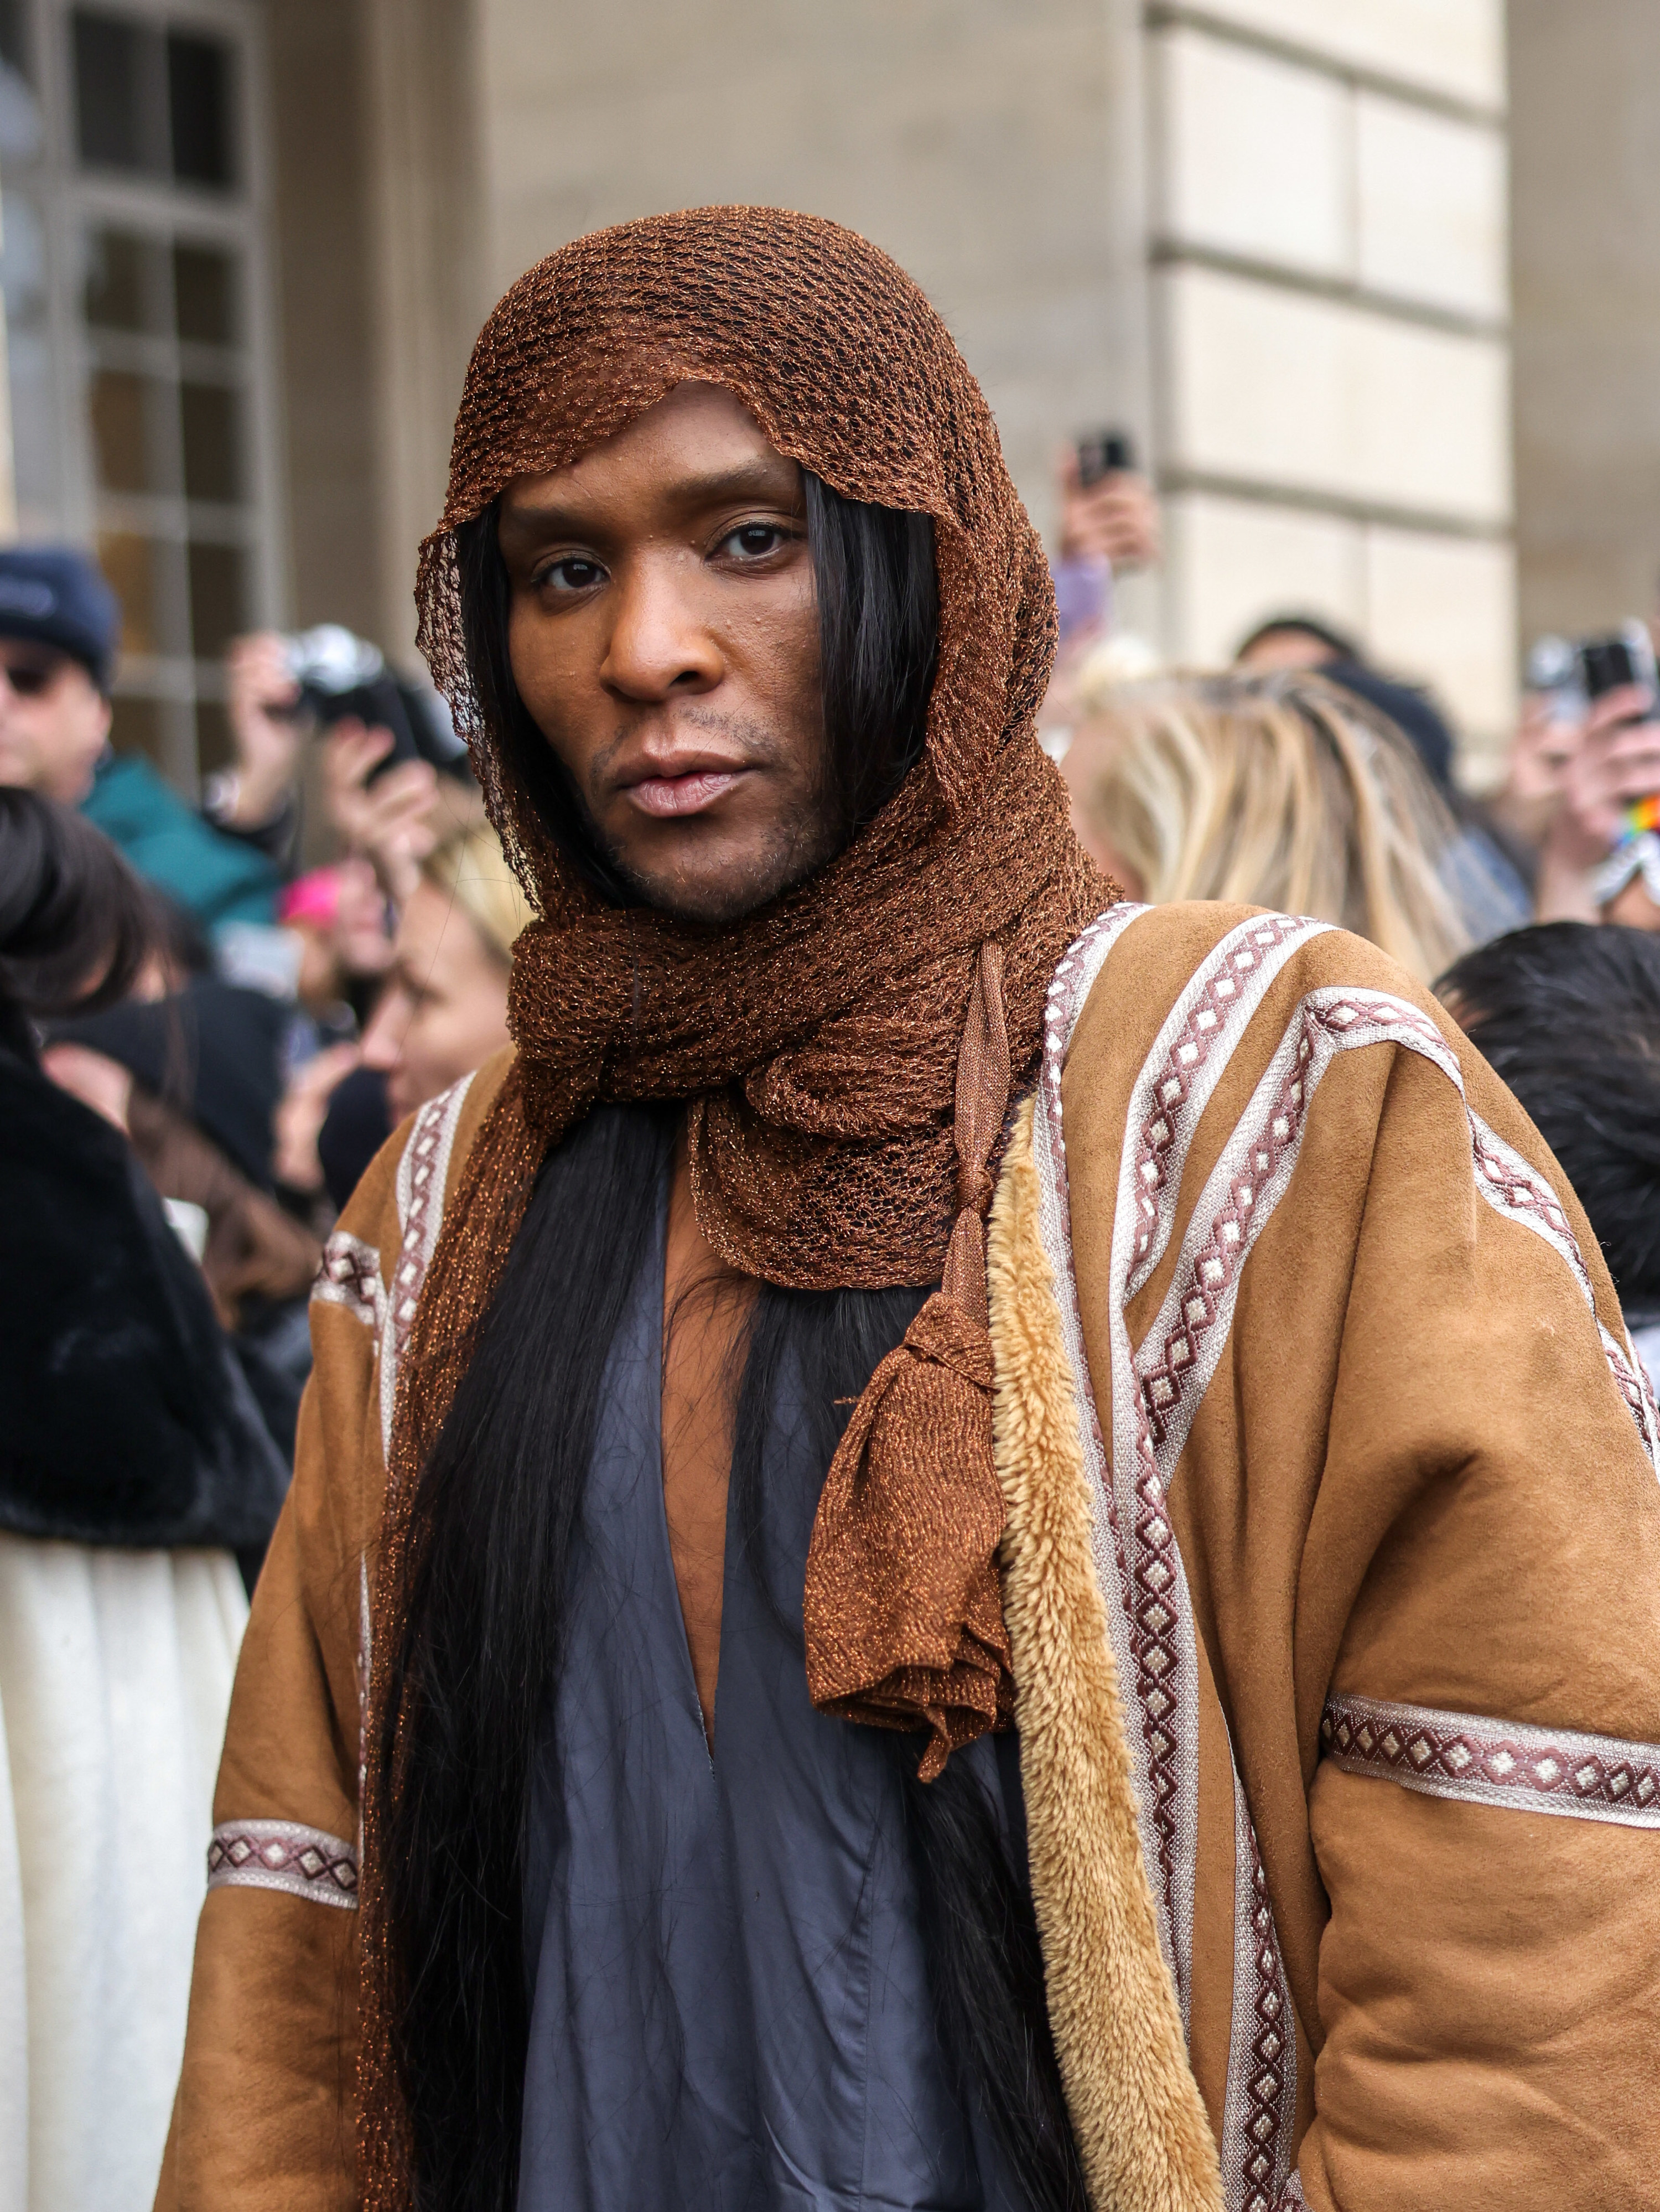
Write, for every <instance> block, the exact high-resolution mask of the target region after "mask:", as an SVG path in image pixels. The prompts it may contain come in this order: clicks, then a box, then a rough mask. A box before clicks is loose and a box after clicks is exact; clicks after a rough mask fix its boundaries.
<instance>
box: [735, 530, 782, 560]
mask: <svg viewBox="0 0 1660 2212" xmlns="http://www.w3.org/2000/svg"><path fill="white" fill-rule="evenodd" d="M789 536H790V533H789V532H788V531H787V530H786V529H785V528H784V526H783V525H782V524H781V523H778V522H743V523H739V526H738V528H737V529H736V530H729V531H728V532H727V534H726V536H725V537H724V538H722V539H721V544H720V546H719V549H718V550H720V551H721V552H722V553H725V554H727V555H729V556H732V557H733V558H735V559H737V560H739V561H763V560H764V559H765V558H766V556H768V554H769V553H775V552H777V550H779V548H780V547H781V545H786V544H788V543H789Z"/></svg>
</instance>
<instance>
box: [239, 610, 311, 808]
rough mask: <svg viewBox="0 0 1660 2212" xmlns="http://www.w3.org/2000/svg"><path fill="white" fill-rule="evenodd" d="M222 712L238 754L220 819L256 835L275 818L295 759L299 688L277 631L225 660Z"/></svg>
mask: <svg viewBox="0 0 1660 2212" xmlns="http://www.w3.org/2000/svg"><path fill="white" fill-rule="evenodd" d="M225 683H226V712H227V714H228V716H229V718H230V733H231V742H232V744H234V746H235V748H236V781H235V787H234V796H233V797H232V799H231V800H230V803H229V804H228V805H227V806H226V808H225V809H224V811H223V812H222V815H221V816H220V817H219V818H220V819H221V820H222V821H223V822H225V823H229V824H232V825H234V827H236V828H237V829H259V828H261V827H262V826H263V825H264V824H265V823H267V822H270V821H271V820H272V818H273V817H275V816H276V814H277V811H279V809H280V808H281V806H282V805H283V799H285V798H286V797H287V795H288V790H289V785H290V784H291V783H292V782H293V781H294V774H295V766H296V763H297V762H298V759H299V753H300V740H301V726H300V724H299V722H297V721H296V720H295V715H294V709H295V707H296V706H297V705H298V704H299V700H300V686H299V684H297V683H296V682H295V678H294V674H293V671H291V670H290V668H289V657H288V652H287V648H286V647H284V645H283V641H282V639H281V638H280V637H279V636H278V635H277V633H276V631H275V630H269V629H266V630H259V631H258V632H256V634H255V635H253V636H252V637H239V638H237V639H236V640H235V641H234V643H233V644H232V646H231V649H230V651H229V652H228V653H227V654H226V655H225Z"/></svg>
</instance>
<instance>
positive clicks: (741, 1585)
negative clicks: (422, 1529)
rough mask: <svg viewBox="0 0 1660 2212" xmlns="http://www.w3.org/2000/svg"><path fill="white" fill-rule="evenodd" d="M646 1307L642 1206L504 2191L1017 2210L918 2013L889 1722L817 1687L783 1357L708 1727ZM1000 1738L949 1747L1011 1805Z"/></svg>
mask: <svg viewBox="0 0 1660 2212" xmlns="http://www.w3.org/2000/svg"><path fill="white" fill-rule="evenodd" d="M665 1195H666V1194H665ZM662 1311H663V1244H662V1235H661V1231H660V1232H659V1237H658V1240H657V1243H656V1247H655V1249H654V1252H653V1253H652V1254H651V1255H650V1257H649V1260H648V1264H647V1266H646V1267H645V1268H644V1269H643V1271H642V1279H641V1281H640V1283H639V1285H637V1288H636V1290H635V1295H634V1297H633V1299H632V1302H631V1304H630V1308H629V1313H628V1316H627V1317H626V1319H625V1321H624V1323H623V1328H622V1329H621V1330H620V1331H619V1334H618V1339H617V1345H616V1346H615V1347H614V1350H613V1352H612V1354H611V1364H610V1366H609V1368H608V1370H607V1373H606V1376H605V1389H604V1391H603V1394H602V1401H601V1413H600V1418H599V1431H598V1435H597V1437H596V1440H595V1448H594V1455H593V1470H592V1474H591V1479H590V1484H589V1492H588V1497H587V1505H586V1512H585V1517H584V1525H583V1528H582V1531H581V1536H580V1538H579V1541H578V1545H577V1550H576V1556H575V1566H574V1570H573V1575H572V1586H571V1593H570V1613H569V1637H568V1640H567V1643H566V1647H565V1651H566V1656H565V1660H564V1665H563V1669H562V1677H561V1681H560V1686H559V1689H558V1691H557V1693H556V1699H555V1702H554V1709H553V1714H552V1725H551V1728H550V1734H549V1737H548V1740H547V1742H546V1744H545V1746H544V1752H543V1754H542V1757H541V1759H540V1762H539V1765H538V1774H537V1782H536V1811H535V1816H534V1819H533V1823H532V1840H531V1850H530V1855H529V1865H528V1869H527V1877H526V1899H525V1902H526V1951H527V1959H526V1963H527V1967H528V1969H529V1971H530V1972H531V1974H532V1982H533V1990H534V1997H533V2006H532V2026H531V2039H530V2053H529V2058H528V2061H527V2063H526V2075H525V2118H524V2136H523V2142H522V2145H521V2150H520V2184H519V2203H520V2212H772V2208H778V2212H831V2208H834V2212H843V2208H846V2212H853V2208H854V2207H870V2208H872V2212H922V2208H925V2207H926V2208H927V2212H1016V2208H1017V2207H1018V2206H1019V2205H1020V2203H1022V2201H1023V2200H1022V2199H1021V2197H1019V2195H1018V2192H1013V2191H1011V2190H1010V2189H1009V2187H1008V2186H1007V2185H1006V2180H1005V2179H1004V2178H1003V2177H1002V2176H1001V2173H1000V2161H999V2160H998V2159H997V2157H996V2154H995V2153H994V2150H993V2149H992V2148H991V2147H990V2146H989V2145H988V2143H987V2142H985V2140H984V2137H983V2130H981V2129H980V2128H978V2127H976V2126H975V2125H973V2124H970V2121H969V2120H968V2119H967V2118H965V2115H964V2111H963V2109H962V2107H961V2106H960V2105H959V2103H958V2099H957V2097H956V2095H955V2093H953V2089H952V2085H951V2082H950V2080H949V2077H948V2074H947V2069H946V2065H945V2063H944V2060H943V2056H942V2053H941V2051H940V2048H939V2041H938V2039H937V2035H936V2033H935V2029H934V2026H933V2018H932V2015H931V2011H930V2007H929V2002H928V1997H927V1986H926V1977H925V1972H924V1961H923V1953H922V1942H921V1930H920V1928H919V1925H918V1917H917V1900H916V1894H915V1883H914V1878H913V1875H912V1870H911V1865H910V1861H909V1854H908V1849H907V1845H906V1841H905V1837H904V1832H903V1809H902V1798H901V1786H902V1785H901V1782H900V1778H899V1771H898V1766H897V1759H896V1745H895V1741H894V1740H892V1739H890V1738H887V1737H885V1736H884V1735H881V1734H880V1733H879V1732H878V1731H876V1730H873V1729H866V1728H860V1727H857V1726H854V1725H853V1724H852V1723H847V1722H842V1721H836V1720H833V1719H829V1718H826V1717H824V1716H823V1715H821V1714H819V1713H817V1712H815V1711H813V1709H812V1705H811V1704H810V1703H809V1701H808V1698H807V1691H806V1674H805V1671H804V1666H803V1659H802V1645H801V1642H800V1622H801V1593H802V1582H803V1574H804V1570H805V1565H806V1553H807V1542H808V1538H809V1535H810V1534H811V1531H812V1517H813V1512H814V1510H815V1507H816V1505H817V1503H818V1490H819V1487H820V1486H821V1484H822V1481H823V1477H824V1469H823V1468H822V1467H821V1466H819V1465H818V1464H817V1463H816V1461H815V1458H814V1455H813V1453H812V1448H811V1445H810V1443H809V1442H808V1438H807V1435H806V1427H805V1424H803V1423H802V1422H801V1421H800V1418H799V1409H800V1394H799V1389H792V1387H790V1385H789V1383H788V1381H787V1382H786V1387H785V1389H783V1390H782V1391H781V1394H780V1406H779V1408H778V1411H777V1412H776V1413H775V1418H774V1425H773V1430H772V1433H771V1435H770V1437H769V1441H768V1446H767V1452H766V1457H765V1462H764V1470H763V1472H764V1480H765V1486H766V1499H767V1513H768V1516H769V1535H768V1541H767V1546H766V1549H767V1553H768V1558H767V1560H766V1562H765V1565H764V1567H763V1572H764V1573H765V1574H766V1575H767V1576H768V1577H769V1581H770V1584H771V1589H772V1597H773V1602H774V1604H775V1606H776V1607H777V1611H778V1613H780V1614H781V1616H782V1619H781V1620H780V1619H779V1618H777V1617H776V1616H775V1613H774V1611H773V1610H772V1608H771V1607H769V1603H768V1600H767V1597H766V1596H765V1595H763V1589H762V1586H761V1583H760V1582H759V1580H758V1579H757V1573H756V1571H755V1569H754V1567H753V1565H751V1562H750V1561H748V1560H745V1559H741V1558H739V1556H738V1553H739V1548H740V1546H739V1540H738V1536H737V1534H736V1532H735V1530H733V1529H732V1528H729V1530H728V1535H727V1565H726V1581H725V1596H724V1601H723V1612H722V1616H721V1667H720V1681H719V1689H718V1692H717V1698H716V1705H715V1729H714V1752H713V1753H712V1754H711V1753H710V1751H709V1749H708V1745H707V1743H706V1741H705V1740H704V1735H703V1723H702V1715H701V1712H700V1711H699V1707H698V1703H697V1692H696V1686H695V1684H694V1681H693V1679H692V1670H691V1659H690V1652H689V1651H688V1649H687V1645H686V1638H685V1630H684V1625H683V1621H682V1618H681V1613H680V1605H679V1598H678V1591H677V1589H676V1586H675V1580H674V1569H673V1564H672V1558H671V1555H670V1551H669V1539H668V1528H667V1524H666V1519H665V1515H664V1509H663V1483H662V1462H661V1452H660V1404H661V1393H660V1379H661V1352H662ZM1010 1750H1012V1739H1010V1738H1004V1739H1001V1741H1000V1744H994V1741H993V1740H992V1739H990V1738H988V1737H982V1739H981V1740H980V1741H979V1742H978V1743H976V1744H975V1745H974V1746H973V1747H971V1748H970V1750H969V1751H968V1752H966V1753H963V1752H959V1753H958V1754H957V1756H958V1758H959V1759H960V1758H964V1757H966V1758H969V1759H973V1760H975V1761H976V1762H978V1763H979V1764H980V1765H981V1767H982V1776H983V1778H984V1779H985V1780H986V1782H987V1783H988V1785H989V1787H990V1788H991V1790H992V1792H993V1795H994V1800H995V1802H997V1803H998V1804H999V1805H1000V1807H1001V1808H1006V1817H1009V1818H1011V1819H1012V1820H1013V1821H1015V1822H1016V1823H1018V1820H1019V1818H1020V1814H1019V1809H1018V1781H1017V1780H1016V1779H1015V1774H1016V1769H1015V1766H1014V1764H1013V1761H1012V1759H1011V1758H1010V1757H1009V1755H1008V1753H1009V1751H1010ZM976 2139H978V2140H976Z"/></svg>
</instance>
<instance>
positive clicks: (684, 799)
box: [628, 769, 745, 821]
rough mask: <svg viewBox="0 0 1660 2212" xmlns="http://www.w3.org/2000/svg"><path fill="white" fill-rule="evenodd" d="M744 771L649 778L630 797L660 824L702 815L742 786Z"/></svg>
mask: <svg viewBox="0 0 1660 2212" xmlns="http://www.w3.org/2000/svg"><path fill="white" fill-rule="evenodd" d="M744 773H745V771H744V770H743V769H690V771H689V772H688V773H687V774H686V775H649V776H646V777H645V778H643V779H642V781H640V782H639V783H631V784H630V785H629V787H628V795H629V799H631V800H632V801H633V802H634V804H635V805H636V806H637V807H638V808H639V809H640V811H641V812H642V814H649V815H652V816H653V817H655V818H656V819H657V820H659V821H671V820H673V819H674V818H676V817H678V816H683V815H687V814H701V813H702V812H703V811H705V809H706V808H708V807H710V806H713V805H714V803H715V801H716V799H723V798H724V797H725V796H726V794H727V792H729V791H730V790H732V788H733V786H734V785H735V784H737V783H738V782H739V780H740V778H741V777H742V775H744Z"/></svg>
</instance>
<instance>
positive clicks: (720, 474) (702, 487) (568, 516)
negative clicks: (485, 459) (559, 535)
mask: <svg viewBox="0 0 1660 2212" xmlns="http://www.w3.org/2000/svg"><path fill="white" fill-rule="evenodd" d="M794 465H795V464H794V463H793V462H791V461H789V460H787V459H785V457H784V456H783V455H782V454H778V455H776V456H775V457H774V458H772V459H764V460H763V459H755V460H753V461H743V462H739V464H738V465H736V466H735V467H733V468H727V469H711V470H709V471H707V473H705V474H704V475H702V476H684V477H676V478H675V479H674V480H673V481H672V483H668V484H666V485H665V486H664V495H665V497H666V498H667V499H668V500H669V501H672V503H673V504H674V505H675V506H677V507H713V506H714V505H715V504H716V503H717V502H718V501H721V500H723V499H765V500H769V501H773V502H774V503H781V492H782V489H783V484H782V480H781V476H780V473H779V471H780V468H781V466H782V467H784V468H791V467H794ZM797 481H798V485H799V478H798V480H797ZM788 504H789V508H790V512H791V513H799V512H800V506H801V501H800V493H799V489H798V490H797V492H796V495H795V496H794V497H793V498H792V499H791V500H790V501H789V502H788ZM502 523H503V525H504V526H508V527H509V528H512V529H515V530H518V529H524V530H535V531H548V530H553V529H560V528H564V527H568V526H569V527H573V528H580V527H583V526H592V523H593V517H592V515H590V514H587V513H574V512H573V511H572V510H571V509H570V508H569V507H567V506H565V505H564V503H563V502H562V501H560V500H558V499H557V498H553V499H547V500H529V501H525V502H524V503H523V504H522V505H520V504H514V505H513V506H511V507H504V508H503V510H502Z"/></svg>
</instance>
